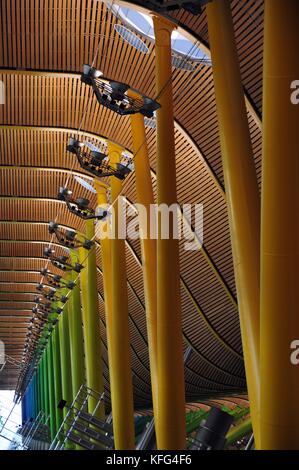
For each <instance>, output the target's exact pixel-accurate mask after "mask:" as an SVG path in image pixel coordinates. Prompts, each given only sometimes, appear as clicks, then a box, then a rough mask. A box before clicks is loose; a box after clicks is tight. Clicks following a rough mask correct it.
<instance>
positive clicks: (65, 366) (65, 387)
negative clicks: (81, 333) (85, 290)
mask: <svg viewBox="0 0 299 470" xmlns="http://www.w3.org/2000/svg"><path fill="white" fill-rule="evenodd" d="M68 306H69V303H68V302H67V304H66V305H65V307H64V309H63V314H62V315H61V317H60V319H59V323H58V329H59V346H60V364H61V384H62V398H63V399H64V400H65V401H66V402H67V404H68V405H70V404H71V403H72V397H73V395H72V377H71V358H70V335H69V320H68V315H69V307H68ZM66 413H67V410H66V409H65V408H64V410H63V415H64V416H65V415H66Z"/></svg>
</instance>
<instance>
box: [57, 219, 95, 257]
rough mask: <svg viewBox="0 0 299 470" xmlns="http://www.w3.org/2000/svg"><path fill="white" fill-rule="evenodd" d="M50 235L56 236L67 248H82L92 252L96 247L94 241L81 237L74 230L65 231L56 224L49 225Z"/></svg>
mask: <svg viewBox="0 0 299 470" xmlns="http://www.w3.org/2000/svg"><path fill="white" fill-rule="evenodd" d="M49 233H50V234H55V235H56V237H57V240H58V241H59V242H60V243H61V244H62V245H64V246H66V247H67V248H80V247H83V248H85V249H86V250H90V249H91V247H92V246H93V245H94V242H93V241H92V240H88V239H86V238H84V237H83V236H81V237H80V236H79V235H78V234H77V233H76V232H75V231H74V230H64V229H63V228H61V227H59V225H58V224H57V223H56V222H50V223H49Z"/></svg>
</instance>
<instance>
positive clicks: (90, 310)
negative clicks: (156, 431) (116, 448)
mask: <svg viewBox="0 0 299 470" xmlns="http://www.w3.org/2000/svg"><path fill="white" fill-rule="evenodd" d="M94 233H95V229H94V221H93V220H92V219H91V220H87V221H86V238H88V239H89V240H92V239H93V238H94ZM79 257H80V262H81V264H83V265H84V266H85V267H84V268H83V270H82V271H81V276H80V277H81V279H80V280H81V292H82V319H83V335H84V349H85V365H86V384H87V386H88V387H90V388H91V389H93V390H94V391H96V392H98V393H103V391H104V384H103V369H102V347H101V334H100V317H99V315H100V314H99V308H98V287H97V268H96V251H95V246H93V247H92V248H91V250H90V251H87V250H85V249H84V248H80V249H79ZM95 406H96V399H94V398H93V397H91V398H90V399H89V401H88V410H89V412H93V411H94V409H95ZM96 416H98V417H99V418H101V419H104V418H105V407H104V402H102V404H101V406H99V408H98V409H97V411H96Z"/></svg>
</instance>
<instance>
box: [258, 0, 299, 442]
mask: <svg viewBox="0 0 299 470" xmlns="http://www.w3.org/2000/svg"><path fill="white" fill-rule="evenodd" d="M298 19H299V3H298V1H296V0H286V1H284V2H281V1H279V0H271V1H269V0H266V1H265V30H264V77H263V161H262V236H261V448H262V449H273V450H276V449H299V427H298V422H299V400H298V391H299V366H298V365H293V364H292V362H291V358H290V356H291V353H292V349H291V343H292V342H293V341H294V340H298V338H299V315H298V305H299V289H298V281H299V249H298V243H299V165H298V162H299V153H298V129H299V105H298V104H295V103H294V104H293V103H292V100H291V93H292V89H291V86H293V85H291V84H292V82H293V81H294V80H299V53H298V51H299V34H298ZM282 57H283V59H282ZM283 403H284V404H285V407H284V406H281V405H282V404H283Z"/></svg>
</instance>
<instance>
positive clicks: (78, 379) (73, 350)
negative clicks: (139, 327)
mask: <svg viewBox="0 0 299 470" xmlns="http://www.w3.org/2000/svg"><path fill="white" fill-rule="evenodd" d="M71 260H72V263H73V264H74V263H76V262H78V255H77V254H76V253H75V252H73V251H72V252H71ZM75 279H76V275H75V273H73V274H72V280H73V281H75ZM75 282H76V286H75V287H74V288H73V290H72V292H71V294H70V297H69V301H68V302H69V328H70V356H71V375H72V391H73V399H74V398H75V396H76V395H77V393H78V391H79V388H80V387H81V385H82V384H84V383H85V371H84V346H83V329H82V315H81V300H80V284H79V283H80V280H79V278H78V279H77V280H76V281H75Z"/></svg>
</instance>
